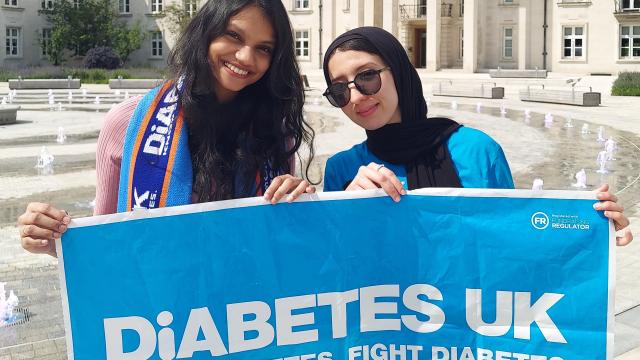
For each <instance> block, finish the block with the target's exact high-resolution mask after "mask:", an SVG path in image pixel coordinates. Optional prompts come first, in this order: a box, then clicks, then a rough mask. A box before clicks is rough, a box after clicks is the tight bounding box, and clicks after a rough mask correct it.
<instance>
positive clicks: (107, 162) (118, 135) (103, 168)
mask: <svg viewBox="0 0 640 360" xmlns="http://www.w3.org/2000/svg"><path fill="white" fill-rule="evenodd" d="M140 99H142V96H136V97H132V98H129V99H127V100H125V101H123V102H121V103H119V104H117V105H115V106H114V107H113V108H112V109H111V110H109V112H108V113H107V115H106V117H105V120H104V125H103V127H102V130H100V135H99V136H98V144H97V150H96V177H97V181H96V206H95V208H94V209H93V215H103V214H114V213H116V212H117V209H118V189H119V184H120V164H121V162H122V148H123V145H124V138H125V135H126V133H127V126H128V125H129V120H130V119H131V115H132V114H133V111H134V110H135V108H136V106H138V102H140ZM291 173H292V174H294V173H295V156H292V157H291Z"/></svg>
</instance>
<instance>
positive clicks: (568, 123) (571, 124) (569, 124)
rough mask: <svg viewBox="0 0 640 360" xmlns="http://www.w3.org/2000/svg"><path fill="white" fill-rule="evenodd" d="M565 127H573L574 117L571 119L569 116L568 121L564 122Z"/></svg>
mask: <svg viewBox="0 0 640 360" xmlns="http://www.w3.org/2000/svg"><path fill="white" fill-rule="evenodd" d="M564 127H565V128H567V129H570V128H572V127H573V119H571V116H569V117H568V118H567V122H566V123H564Z"/></svg>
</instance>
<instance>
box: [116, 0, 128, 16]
mask: <svg viewBox="0 0 640 360" xmlns="http://www.w3.org/2000/svg"><path fill="white" fill-rule="evenodd" d="M118 11H119V12H120V14H129V13H130V12H131V4H129V0H119V1H118Z"/></svg>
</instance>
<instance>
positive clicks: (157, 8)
mask: <svg viewBox="0 0 640 360" xmlns="http://www.w3.org/2000/svg"><path fill="white" fill-rule="evenodd" d="M161 12H162V0H151V13H153V14H155V13H161Z"/></svg>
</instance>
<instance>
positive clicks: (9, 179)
mask: <svg viewBox="0 0 640 360" xmlns="http://www.w3.org/2000/svg"><path fill="white" fill-rule="evenodd" d="M307 76H308V79H309V82H310V86H311V90H310V91H309V92H308V94H307V100H306V106H305V108H306V111H307V118H308V120H309V121H310V122H311V123H312V125H313V127H314V129H315V130H316V132H317V136H316V142H315V145H316V158H315V161H314V163H313V164H312V167H311V177H312V179H314V180H317V179H319V178H320V176H321V174H322V173H323V169H324V162H325V161H326V159H327V158H328V157H329V156H330V155H332V154H334V153H335V152H336V151H338V150H342V149H346V148H349V147H350V146H351V145H353V144H355V143H357V142H360V141H361V140H362V139H364V132H363V131H362V130H361V129H360V128H358V127H357V126H355V125H353V124H352V123H351V122H350V121H349V120H348V118H346V116H345V115H343V114H342V112H341V111H340V110H339V109H336V108H333V107H331V106H330V105H329V104H328V102H327V101H326V100H325V99H322V98H321V95H320V94H321V92H322V90H324V87H325V86H324V80H323V77H322V72H321V71H320V70H316V71H313V72H309V73H307ZM420 76H421V78H422V80H423V86H424V93H425V96H427V97H428V98H429V102H430V110H429V114H430V116H436V115H441V116H448V117H451V118H454V119H455V120H457V121H459V122H461V123H463V124H465V125H467V126H471V127H475V128H478V129H481V130H483V131H484V132H486V133H488V134H489V135H491V136H492V137H493V138H494V139H496V140H497V141H498V142H499V143H500V144H501V145H502V147H503V149H504V151H505V154H506V156H507V159H508V161H509V164H510V166H511V170H512V173H513V175H514V180H515V182H516V187H517V188H520V189H530V188H531V184H532V181H533V179H535V178H542V179H544V182H545V189H571V184H572V182H575V179H574V174H575V172H577V171H578V170H580V168H585V169H587V170H588V171H587V173H588V182H587V184H588V189H595V188H596V187H597V186H598V185H599V183H600V182H601V181H607V182H610V184H611V186H612V191H613V192H614V193H617V195H618V196H619V197H620V202H621V203H622V204H623V206H624V207H625V212H626V214H627V216H628V217H629V218H630V219H631V222H632V225H631V229H632V231H633V233H634V234H635V236H636V238H637V239H636V241H635V242H633V243H632V244H631V245H629V246H626V247H623V248H617V249H616V250H617V254H616V280H617V284H616V294H615V295H616V296H615V301H616V302H615V313H616V324H615V325H616V326H615V355H616V359H617V360H630V359H640V278H639V277H638V274H640V181H639V178H640V148H639V147H638V146H640V118H639V115H638V114H640V98H630V97H612V96H610V95H609V93H610V90H609V89H610V87H611V83H612V78H611V77H608V76H602V77H598V76H588V77H585V76H582V75H575V76H573V75H571V74H555V73H551V74H550V75H549V78H547V79H535V80H531V79H490V78H489V76H488V75H487V74H468V73H461V72H457V71H443V72H438V73H435V74H433V73H426V72H420ZM577 78H581V80H580V82H579V85H580V87H581V88H583V89H584V88H586V87H591V88H592V89H593V91H599V92H602V106H600V107H597V108H586V107H576V106H568V105H557V104H543V103H527V102H522V101H520V100H519V97H518V91H519V90H520V89H523V88H526V87H527V86H540V85H542V84H544V85H545V88H548V89H554V88H557V89H560V88H562V89H567V86H568V85H567V80H569V79H577ZM441 81H447V82H449V83H453V84H460V86H471V85H479V84H484V83H496V85H498V86H504V87H505V99H503V100H490V99H481V100H479V99H474V98H451V97H436V96H433V88H434V86H438V84H439V82H441ZM83 88H84V89H87V90H88V95H87V96H88V97H90V98H91V97H93V96H98V94H99V95H100V96H101V97H102V99H103V102H102V103H101V104H100V105H97V104H91V103H87V104H83V105H76V104H74V103H73V101H67V100H66V95H65V94H66V91H64V92H63V91H61V92H60V93H59V94H58V95H59V96H58V98H59V99H64V100H61V101H60V102H61V105H60V106H61V107H62V111H58V108H57V106H56V107H55V108H53V109H52V110H49V108H48V107H49V105H48V104H47V103H46V99H47V96H46V91H45V92H43V94H42V96H39V97H38V96H36V97H34V98H33V101H29V102H26V103H24V104H23V105H21V106H22V109H21V110H20V111H19V113H18V123H17V124H13V125H7V126H0V282H6V283H7V285H6V289H7V290H13V291H14V292H15V293H16V295H18V297H19V299H20V304H19V308H20V309H22V311H24V317H25V318H24V320H23V321H22V323H18V324H15V325H12V326H9V327H0V360H14V359H42V360H48V359H65V358H66V344H65V338H64V324H63V320H62V308H61V300H60V292H59V281H58V273H57V271H58V269H57V260H55V259H52V258H51V257H49V256H44V255H32V254H28V253H26V252H25V251H24V250H22V248H21V247H20V244H19V238H18V232H17V227H16V226H15V221H16V218H17V216H18V215H20V214H21V213H22V212H23V211H24V208H25V205H26V204H27V203H28V202H30V201H43V202H51V203H53V204H55V205H56V206H57V207H60V208H64V209H67V210H69V211H70V213H71V215H72V216H74V217H82V216H87V215H90V214H91V201H92V200H93V198H94V195H95V150H96V139H97V134H98V132H99V129H100V127H101V125H102V122H103V120H104V115H105V112H106V111H107V110H108V109H109V108H110V106H111V103H112V102H117V101H120V99H121V98H124V96H125V95H124V94H123V93H120V94H118V95H115V94H114V93H113V91H111V90H109V89H108V87H107V86H105V85H83ZM7 92H8V87H7V83H0V98H2V96H4V95H6V94H7ZM135 93H136V92H133V91H132V92H131V94H129V95H131V96H132V95H134V94H135ZM74 96H76V97H79V96H81V95H79V94H74ZM452 101H454V102H455V103H456V104H455V105H452ZM479 102H481V103H482V104H481V109H480V111H478V103H479ZM454 107H456V109H454ZM501 107H504V109H505V114H504V116H503V114H501V113H500V108H501ZM96 110H97V111H96ZM525 110H528V111H530V112H531V114H532V116H531V118H530V119H524V116H523V114H524V112H525ZM546 114H552V115H553V117H554V119H555V121H554V123H553V126H550V127H544V126H542V124H543V118H544V116H545V115H546ZM569 118H571V120H572V122H573V124H574V128H573V130H571V129H568V128H567V127H566V126H565V125H566V123H567V122H568V119H569ZM584 124H588V125H589V126H590V129H591V132H592V133H591V135H588V136H586V135H581V134H580V131H581V127H582V126H583V125H584ZM599 126H602V127H603V129H604V132H605V134H607V136H613V137H614V138H615V139H616V140H617V141H618V145H619V147H620V151H619V152H618V154H617V158H618V160H617V161H616V162H615V164H614V165H613V166H614V168H613V171H611V174H609V175H606V176H601V177H600V176H598V175H596V173H595V170H596V169H597V164H596V157H595V155H597V152H598V149H599V148H601V145H600V144H598V143H597V142H596V141H595V140H594V139H595V133H596V132H597V131H598V127H599ZM60 128H63V129H64V134H65V136H66V138H67V141H66V142H65V143H64V144H57V143H56V137H57V136H58V133H59V131H60V130H59V129H60ZM44 145H46V149H47V152H48V153H49V154H51V155H53V156H54V168H53V169H54V171H53V173H43V172H42V171H38V169H36V168H35V165H36V162H37V157H38V155H39V154H40V151H41V148H42V146H44ZM321 186H322V185H321V184H320V189H321Z"/></svg>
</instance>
